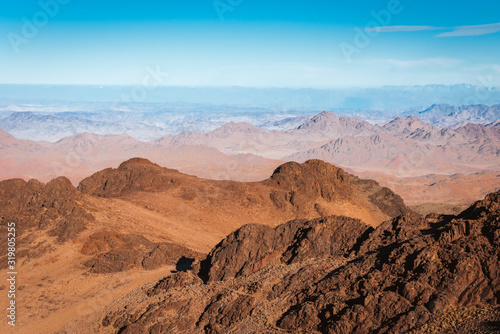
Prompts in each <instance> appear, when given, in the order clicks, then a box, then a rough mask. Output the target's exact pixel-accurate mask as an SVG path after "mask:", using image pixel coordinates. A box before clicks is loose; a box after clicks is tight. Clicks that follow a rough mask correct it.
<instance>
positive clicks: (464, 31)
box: [436, 23, 500, 37]
mask: <svg viewBox="0 0 500 334" xmlns="http://www.w3.org/2000/svg"><path fill="white" fill-rule="evenodd" d="M454 29H455V30H453V31H450V32H444V33H441V34H439V35H436V37H462V36H481V35H489V34H494V33H496V32H499V31H500V23H492V24H481V25H474V26H461V27H456V28H454Z"/></svg>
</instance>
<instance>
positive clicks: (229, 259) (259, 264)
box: [199, 216, 371, 282]
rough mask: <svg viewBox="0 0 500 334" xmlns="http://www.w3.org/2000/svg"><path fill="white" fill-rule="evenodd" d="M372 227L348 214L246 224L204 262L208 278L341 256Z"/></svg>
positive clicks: (202, 266)
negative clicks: (306, 260)
mask: <svg viewBox="0 0 500 334" xmlns="http://www.w3.org/2000/svg"><path fill="white" fill-rule="evenodd" d="M369 229H371V228H370V227H368V226H367V225H365V224H363V223H362V222H361V221H359V220H357V219H352V218H346V217H335V216H332V217H327V218H322V219H314V220H311V221H306V220H293V221H290V222H288V223H286V224H284V225H280V226H278V227H276V228H274V229H273V228H271V227H269V226H265V225H257V224H254V225H245V226H243V227H242V228H240V229H238V230H237V231H235V232H233V233H231V234H230V235H229V236H228V237H227V238H226V239H224V240H223V241H222V242H221V243H220V244H218V245H217V246H216V247H215V248H214V249H213V250H212V252H210V254H209V255H208V257H207V258H206V259H205V260H204V261H202V262H201V264H200V269H199V276H200V277H201V278H203V279H204V280H205V281H208V282H212V281H220V280H227V279H232V278H236V277H240V276H243V275H248V274H252V273H254V272H256V271H258V270H260V269H262V268H263V267H264V266H266V265H267V264H268V263H271V262H273V261H278V262H282V263H286V264H292V263H297V262H300V261H303V260H305V259H308V258H314V257H328V256H342V255H344V254H345V253H346V252H348V251H349V250H350V249H352V247H353V246H354V244H355V243H356V241H357V239H358V238H359V236H360V235H363V233H365V232H366V231H368V230H369Z"/></svg>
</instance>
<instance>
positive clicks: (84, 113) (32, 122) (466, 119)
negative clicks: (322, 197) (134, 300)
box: [0, 103, 500, 142]
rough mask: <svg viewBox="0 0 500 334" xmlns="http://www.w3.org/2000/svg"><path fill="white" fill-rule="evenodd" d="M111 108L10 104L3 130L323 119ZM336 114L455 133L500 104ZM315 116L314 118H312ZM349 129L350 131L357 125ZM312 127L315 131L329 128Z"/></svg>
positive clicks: (25, 133)
mask: <svg viewBox="0 0 500 334" xmlns="http://www.w3.org/2000/svg"><path fill="white" fill-rule="evenodd" d="M110 108H113V106H112V105H110V104H99V103H97V104H85V103H83V104H81V103H78V104H67V105H65V104H64V103H63V104H61V103H55V104H53V105H52V104H49V105H48V106H39V105H32V104H21V105H18V104H16V105H7V106H4V107H0V128H2V129H3V130H5V131H7V132H9V133H10V134H12V135H13V136H15V137H17V138H20V139H30V140H36V141H51V142H55V141H58V140H60V139H62V138H64V137H68V136H71V135H74V134H79V133H84V132H87V133H95V134H101V135H123V134H128V135H130V136H132V137H134V138H136V139H139V140H143V141H149V140H154V139H158V138H160V137H162V136H165V135H175V134H179V133H182V132H186V131H187V132H189V131H196V132H201V133H208V132H210V131H213V130H216V129H218V128H220V127H221V126H224V125H225V124H227V123H229V122H232V121H233V122H237V123H241V122H246V123H250V124H252V125H253V126H255V127H257V128H259V129H262V130H267V131H272V130H276V131H280V130H293V129H297V128H299V129H305V127H308V126H309V125H308V123H310V122H312V121H320V119H318V117H320V116H314V115H315V114H316V113H317V112H315V111H312V110H300V109H299V110H293V109H292V110H278V109H273V108H260V107H252V106H246V107H245V106H210V105H162V104H152V105H151V104H134V105H131V109H130V108H129V109H123V110H113V109H110ZM332 111H333V112H334V113H335V114H336V115H339V116H340V118H339V119H338V120H332V121H334V122H340V123H339V125H342V124H343V122H344V123H345V122H349V121H348V119H352V118H354V119H358V120H363V121H365V123H364V124H363V125H360V126H362V127H364V128H366V127H368V125H367V123H370V124H372V125H374V124H385V123H387V122H390V121H391V120H393V119H394V118H396V117H401V116H403V117H407V116H414V117H417V118H419V119H421V120H422V121H424V122H426V123H429V124H431V125H434V126H435V127H438V128H441V129H444V128H446V129H455V128H458V127H461V126H463V125H466V124H468V123H478V124H484V125H488V124H492V126H493V124H497V123H494V122H495V121H497V120H498V119H499V118H500V104H497V105H492V106H486V105H471V106H461V107H455V106H450V105H432V106H431V107H430V108H427V109H425V110H422V109H414V110H399V111H397V110H386V111H383V110H363V109H359V110H351V109H345V110H343V109H335V110H332ZM342 116H343V117H342ZM311 117H313V118H312V119H311V120H308V119H309V118H311ZM355 122H357V121H355ZM320 123H321V122H320ZM344 125H345V126H346V127H351V125H352V124H347V123H346V124H344ZM344 125H342V126H344ZM324 127H327V128H331V129H334V130H338V128H336V125H335V124H324ZM313 128H314V131H318V130H319V131H324V130H325V129H318V128H317V127H313ZM349 131H350V130H349ZM372 134H373V133H372Z"/></svg>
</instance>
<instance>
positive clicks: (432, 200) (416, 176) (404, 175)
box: [0, 111, 500, 213]
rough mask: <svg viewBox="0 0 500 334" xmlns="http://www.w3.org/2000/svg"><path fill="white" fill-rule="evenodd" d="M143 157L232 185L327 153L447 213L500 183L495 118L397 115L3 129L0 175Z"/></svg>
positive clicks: (63, 170) (98, 166) (88, 169)
mask: <svg viewBox="0 0 500 334" xmlns="http://www.w3.org/2000/svg"><path fill="white" fill-rule="evenodd" d="M424 114H425V113H424ZM137 156H140V157H142V158H146V159H150V160H151V161H155V162H156V163H158V164H160V165H162V166H168V167H170V168H175V169H178V170H179V171H181V172H183V173H186V174H191V175H195V176H198V177H202V178H207V179H215V180H234V181H261V180H264V179H266V178H267V177H268V176H269V175H271V173H272V172H273V170H274V169H275V168H276V167H278V166H279V165H281V164H282V163H283V162H285V161H297V162H304V161H306V160H308V159H321V160H323V161H327V162H330V163H333V164H335V165H337V166H341V167H342V168H344V169H345V170H348V171H349V172H350V173H352V174H355V175H358V176H360V177H363V178H371V179H374V180H377V181H378V182H380V183H381V184H383V185H384V186H387V187H389V188H391V189H393V190H395V191H396V192H397V193H398V194H400V195H401V196H402V198H403V199H404V200H405V201H406V203H408V204H409V205H412V206H421V205H425V206H426V208H424V210H423V211H422V212H427V211H428V210H431V211H432V210H433V209H431V207H430V206H429V205H430V204H432V205H434V204H436V203H437V204H439V206H435V205H434V206H432V207H433V208H436V209H437V210H438V211H439V210H441V211H440V212H445V211H446V210H448V209H450V208H451V209H453V208H454V207H457V206H461V205H468V204H471V203H472V202H474V201H476V200H478V199H480V198H483V197H484V196H485V195H486V194H488V193H490V192H493V191H495V190H497V189H498V188H499V187H500V179H499V178H497V176H498V175H499V173H500V169H499V167H498V166H500V127H498V126H497V123H491V124H489V125H481V124H466V125H461V126H459V127H456V128H454V129H450V128H443V129H441V128H437V127H435V126H433V125H431V124H428V123H425V122H422V121H421V120H419V119H418V118H415V117H407V118H401V117H399V118H396V119H394V120H393V121H391V122H388V123H387V124H385V125H383V126H377V125H372V124H370V123H368V122H366V121H363V120H360V119H356V118H349V117H343V116H341V117H339V116H337V115H335V114H333V113H331V112H327V111H325V112H322V113H320V114H318V115H316V116H313V117H311V118H309V119H307V120H306V121H305V122H304V123H303V124H302V125H300V126H298V127H296V128H294V129H290V130H263V129H260V128H257V127H255V126H253V125H251V124H249V123H234V122H230V123H228V124H226V125H224V126H222V127H220V128H218V129H216V130H214V131H210V132H207V133H202V132H196V131H186V132H181V133H179V134H175V135H166V136H163V137H161V138H159V139H155V140H151V141H148V142H143V141H140V140H137V139H135V138H133V137H131V136H128V135H96V134H88V133H82V134H76V135H72V136H70V137H65V138H63V139H61V140H59V141H57V142H55V143H50V142H43V141H42V142H36V141H30V140H21V139H17V138H15V137H13V136H11V135H10V134H9V133H7V132H5V131H2V130H0V167H1V168H0V179H11V178H22V179H25V180H26V181H27V180H29V179H30V178H35V179H38V180H40V181H42V182H48V181H50V180H51V179H53V178H55V177H58V176H61V175H63V176H66V177H67V178H69V179H70V181H71V182H72V183H73V184H75V185H77V184H78V183H79V182H80V181H81V180H82V179H83V178H85V177H86V176H88V175H90V174H92V173H95V172H97V171H99V170H102V169H105V168H108V167H114V168H116V167H117V166H118V165H119V164H120V163H121V162H123V161H125V160H127V159H130V158H133V157H137ZM200 161H202V162H203V163H200ZM443 205H444V206H443ZM443 210H445V211H443ZM454 212H455V213H456V210H455V211H454Z"/></svg>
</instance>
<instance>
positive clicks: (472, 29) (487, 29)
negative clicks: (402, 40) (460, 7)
mask: <svg viewBox="0 0 500 334" xmlns="http://www.w3.org/2000/svg"><path fill="white" fill-rule="evenodd" d="M448 29H451V30H452V31H448V32H443V33H440V34H438V35H436V36H434V37H465V36H481V35H489V34H494V33H497V32H499V31H500V22H499V23H491V24H479V25H472V26H458V27H436V26H406V25H400V26H381V27H371V28H366V29H365V31H367V32H414V31H429V30H448Z"/></svg>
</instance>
